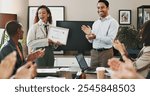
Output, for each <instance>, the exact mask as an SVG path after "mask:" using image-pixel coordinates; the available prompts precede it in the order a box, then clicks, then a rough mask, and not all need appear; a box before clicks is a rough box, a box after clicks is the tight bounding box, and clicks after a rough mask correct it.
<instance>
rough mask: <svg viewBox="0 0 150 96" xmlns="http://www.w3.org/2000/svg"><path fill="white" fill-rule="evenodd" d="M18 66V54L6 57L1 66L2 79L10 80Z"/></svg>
mask: <svg viewBox="0 0 150 96" xmlns="http://www.w3.org/2000/svg"><path fill="white" fill-rule="evenodd" d="M15 64H16V52H12V53H10V54H9V55H8V56H6V57H5V58H4V59H3V60H2V61H1V64H0V79H9V78H10V77H11V75H12V73H13V70H14V67H15Z"/></svg>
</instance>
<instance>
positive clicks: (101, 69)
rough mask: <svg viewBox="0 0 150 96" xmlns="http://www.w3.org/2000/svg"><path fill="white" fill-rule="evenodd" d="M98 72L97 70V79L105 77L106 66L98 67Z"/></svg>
mask: <svg viewBox="0 0 150 96" xmlns="http://www.w3.org/2000/svg"><path fill="white" fill-rule="evenodd" d="M96 72H97V79H104V77H105V67H97V68H96Z"/></svg>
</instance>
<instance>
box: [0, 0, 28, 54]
mask: <svg viewBox="0 0 150 96" xmlns="http://www.w3.org/2000/svg"><path fill="white" fill-rule="evenodd" d="M28 4H29V1H28V0H0V13H13V14H17V19H18V21H19V22H21V23H22V24H23V27H24V32H25V33H24V39H23V41H22V42H23V47H24V48H23V49H24V55H25V56H26V54H27V49H26V46H25V42H26V33H27V16H28V15H27V13H28Z"/></svg>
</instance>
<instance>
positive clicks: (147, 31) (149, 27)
mask: <svg viewBox="0 0 150 96" xmlns="http://www.w3.org/2000/svg"><path fill="white" fill-rule="evenodd" d="M142 30H143V32H142V41H143V43H144V45H145V46H150V40H149V38H150V20H148V21H147V22H145V23H144V24H143V26H142Z"/></svg>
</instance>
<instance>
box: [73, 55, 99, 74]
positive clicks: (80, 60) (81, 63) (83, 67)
mask: <svg viewBox="0 0 150 96" xmlns="http://www.w3.org/2000/svg"><path fill="white" fill-rule="evenodd" d="M75 57H76V59H77V62H78V64H79V66H80V69H81V70H82V71H85V72H87V73H96V68H92V67H89V66H88V64H87V62H86V60H85V58H84V56H83V54H78V55H76V56H75Z"/></svg>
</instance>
